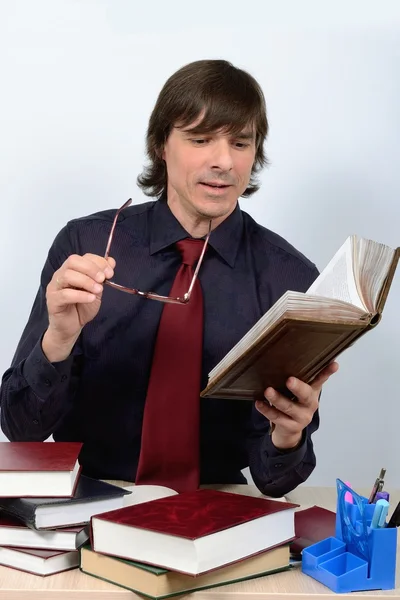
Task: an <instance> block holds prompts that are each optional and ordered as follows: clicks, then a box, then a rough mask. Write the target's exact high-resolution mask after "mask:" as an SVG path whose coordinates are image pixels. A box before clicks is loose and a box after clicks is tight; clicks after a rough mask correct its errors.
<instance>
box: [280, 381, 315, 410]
mask: <svg viewBox="0 0 400 600" xmlns="http://www.w3.org/2000/svg"><path fill="white" fill-rule="evenodd" d="M286 387H287V388H288V390H290V391H291V392H293V394H294V396H296V398H297V400H298V401H299V402H300V403H301V404H303V406H308V405H309V404H310V402H311V400H310V399H311V396H312V394H313V392H314V390H313V388H312V387H311V386H310V385H308V383H305V382H304V381H301V380H300V379H297V377H289V379H288V380H287V381H286Z"/></svg>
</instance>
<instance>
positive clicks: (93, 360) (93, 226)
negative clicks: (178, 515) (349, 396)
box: [0, 199, 319, 496]
mask: <svg viewBox="0 0 400 600" xmlns="http://www.w3.org/2000/svg"><path fill="white" fill-rule="evenodd" d="M114 215H115V210H109V211H103V212H99V213H96V214H93V215H90V216H87V217H83V218H80V219H75V220H72V221H70V222H69V223H68V224H67V225H66V226H65V227H64V228H63V229H62V230H61V231H60V232H59V234H58V235H57V237H56V238H55V240H54V242H53V244H52V246H51V248H50V250H49V254H48V257H47V260H46V263H45V265H44V268H43V271H42V274H41V282H40V287H39V290H38V293H37V296H36V299H35V301H34V305H33V308H32V311H31V314H30V316H29V320H28V322H27V324H26V326H25V329H24V331H23V334H22V337H21V340H20V342H19V345H18V347H17V350H16V353H15V356H14V358H13V360H12V364H11V366H10V368H9V369H8V370H7V371H6V372H5V373H4V375H3V379H2V385H1V396H0V398H1V427H2V430H3V431H4V433H5V435H6V436H7V437H8V438H9V439H10V440H14V441H34V440H45V439H46V438H48V437H49V436H51V435H53V438H54V440H56V441H82V442H83V443H84V445H83V449H82V452H81V455H80V462H81V464H82V466H83V473H85V474H86V475H89V476H92V477H98V478H103V479H124V480H128V481H134V480H135V474H136V468H137V464H138V458H139V451H140V440H141V429H142V417H143V408H144V403H145V398H146V390H147V385H148V380H149V373H150V367H151V362H152V354H153V348H154V343H155V338H156V333H157V328H158V323H159V320H160V315H161V311H162V308H163V304H162V303H160V302H155V301H152V300H146V299H143V298H140V297H138V296H132V295H129V294H125V293H122V292H120V291H117V290H115V289H112V288H110V287H108V286H105V287H104V292H103V298H102V304H101V308H100V311H99V313H98V315H97V316H96V318H95V319H94V320H93V321H91V322H90V323H88V324H87V325H86V326H85V327H84V329H83V330H82V333H81V335H80V337H79V339H78V341H77V343H76V345H75V347H74V349H73V351H72V354H71V355H70V357H68V358H67V359H66V360H64V361H62V362H58V363H50V362H49V361H48V360H47V359H46V357H45V356H44V354H43V351H42V347H41V340H42V337H43V334H44V332H45V331H46V328H47V326H48V315H47V308H46V286H47V284H48V283H49V281H50V280H51V278H52V275H53V273H54V271H56V270H57V269H59V267H60V266H61V265H62V264H63V262H64V261H65V260H66V258H67V257H68V256H69V255H71V254H80V255H83V254H85V253H86V252H90V253H93V254H98V255H100V256H103V255H104V252H105V247H106V242H107V238H108V235H109V232H110V228H111V224H112V220H113V217H114ZM185 237H188V234H187V232H186V231H185V230H184V229H183V227H182V226H181V225H180V223H179V222H178V221H177V219H176V218H175V217H174V216H173V214H172V213H171V211H170V209H169V207H168V204H167V202H166V200H164V199H161V200H157V201H152V202H146V203H144V204H140V205H136V206H131V207H129V208H127V209H125V210H124V211H123V213H122V214H121V215H120V218H119V221H118V224H117V227H116V230H115V236H114V242H113V246H112V248H111V255H112V256H113V257H114V258H115V260H116V268H115V274H114V278H113V280H114V281H116V282H117V283H120V284H122V285H125V286H128V287H135V288H139V289H141V290H143V291H153V292H157V293H159V294H164V295H168V293H169V290H170V288H171V285H172V282H173V280H174V277H175V275H176V272H177V270H178V269H179V266H180V264H181V257H180V253H179V251H178V249H177V248H176V247H175V246H174V244H175V242H177V241H178V240H181V239H183V238H185ZM317 275H318V271H317V269H316V267H315V265H314V264H313V263H311V262H310V261H309V260H308V259H307V258H305V257H304V256H303V255H302V254H301V253H300V252H298V251H297V250H295V249H294V248H293V247H292V246H291V245H290V244H289V243H287V242H286V241H285V240H284V239H283V238H281V237H280V236H278V235H277V234H275V233H273V232H272V231H269V230H268V229H266V228H264V227H262V226H261V225H259V224H257V223H256V222H255V221H254V220H253V219H252V218H251V217H250V216H249V215H248V214H247V213H245V212H244V211H242V210H241V209H240V207H239V204H238V205H237V207H236V209H235V210H234V212H233V213H232V214H231V215H230V216H229V217H228V218H227V219H226V220H225V221H223V222H222V223H221V224H220V225H219V226H218V227H217V228H216V229H215V230H214V231H213V232H212V233H211V236H210V241H209V247H208V249H207V252H206V255H205V258H204V262H203V264H202V266H201V269H200V272H199V279H200V282H201V285H202V289H203V295H204V346H203V364H202V386H201V389H203V388H204V387H205V386H206V383H207V379H208V373H209V371H210V370H211V369H212V368H213V367H214V366H215V365H216V364H217V363H218V362H219V361H220V360H221V359H222V358H223V357H224V355H225V354H226V353H227V352H228V351H229V350H230V349H231V348H232V346H234V344H236V343H237V342H238V341H239V340H240V338H241V337H242V336H243V335H244V334H245V333H246V332H247V331H248V330H249V329H250V328H251V327H252V326H253V325H254V323H255V322H256V321H257V320H258V319H259V318H260V317H261V316H262V315H263V314H264V313H265V312H266V311H267V310H268V309H269V308H270V307H271V306H272V305H273V304H274V302H275V301H276V300H277V299H278V298H279V297H280V296H281V295H282V294H283V293H284V292H286V291H287V290H289V289H290V290H297V291H306V290H307V288H308V287H309V286H310V285H311V283H312V282H313V281H314V280H315V278H316V277H317ZM200 402H201V423H200V443H201V470H200V472H201V483H240V482H245V480H244V478H243V475H242V474H241V470H242V469H244V468H245V467H247V466H250V469H251V473H252V477H253V479H254V482H255V483H256V485H257V486H258V487H259V489H260V490H261V491H262V492H263V493H265V494H268V495H273V496H279V495H281V494H283V493H286V492H288V491H290V490H291V489H294V488H295V487H296V486H297V485H298V484H300V483H301V482H302V481H304V480H305V479H306V478H307V477H308V476H309V475H310V473H311V471H312V470H313V468H314V466H315V456H314V452H313V446H312V441H311V434H312V433H313V432H314V431H315V430H316V429H317V428H318V424H319V421H318V418H319V417H318V412H317V413H316V414H315V416H314V419H313V421H312V423H311V424H310V425H309V426H308V427H307V428H306V429H305V431H304V432H303V437H302V442H301V444H300V445H299V446H298V447H297V448H296V449H294V450H290V451H280V450H278V449H276V448H275V447H274V445H273V444H272V440H271V437H270V435H269V434H268V427H269V423H268V421H267V419H265V417H264V416H262V415H260V413H259V412H258V411H257V410H256V409H255V407H254V404H253V403H252V402H249V401H237V400H234V401H230V400H220V399H219V400H215V399H201V400H200ZM173 418H174V415H173V407H171V419H173ZM165 426H166V427H168V423H166V424H165ZM154 443H157V440H156V439H155V440H154Z"/></svg>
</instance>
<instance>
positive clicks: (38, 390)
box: [22, 337, 73, 401]
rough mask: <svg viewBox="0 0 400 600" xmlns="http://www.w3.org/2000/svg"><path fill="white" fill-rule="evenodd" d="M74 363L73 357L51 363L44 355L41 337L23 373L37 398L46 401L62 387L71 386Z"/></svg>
mask: <svg viewBox="0 0 400 600" xmlns="http://www.w3.org/2000/svg"><path fill="white" fill-rule="evenodd" d="M72 362H73V356H72V355H70V356H69V357H68V358H67V359H65V360H63V361H61V362H57V363H51V362H49V361H48V360H47V358H46V356H45V355H44V353H43V349H42V337H41V338H40V339H39V340H38V341H37V343H36V345H35V346H34V348H33V350H32V352H31V353H30V355H29V356H28V358H27V359H26V360H25V363H24V366H23V368H22V373H23V376H24V378H25V380H26V382H27V383H28V385H29V386H30V388H31V389H32V391H33V393H34V394H35V395H36V396H37V398H38V399H39V400H42V401H45V400H47V399H48V398H49V397H50V396H51V395H52V394H53V393H54V391H55V390H56V389H57V391H60V386H62V388H64V387H65V386H67V385H68V384H69V380H70V377H71V368H72Z"/></svg>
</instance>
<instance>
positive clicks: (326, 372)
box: [310, 362, 339, 391]
mask: <svg viewBox="0 0 400 600" xmlns="http://www.w3.org/2000/svg"><path fill="white" fill-rule="evenodd" d="M338 370H339V363H337V362H331V363H330V364H329V365H328V366H327V367H325V369H323V370H322V371H321V373H319V374H318V375H317V376H316V377H315V379H314V380H313V381H312V382H311V384H310V385H311V387H312V388H313V389H314V390H317V391H321V388H322V386H323V384H324V383H326V382H327V381H328V379H329V378H330V377H331V375H333V374H334V373H336V372H337V371H338Z"/></svg>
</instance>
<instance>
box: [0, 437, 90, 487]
mask: <svg viewBox="0 0 400 600" xmlns="http://www.w3.org/2000/svg"><path fill="white" fill-rule="evenodd" d="M81 448H82V443H80V442H0V497H2V498H10V497H14V498H19V497H22V496H24V497H45V496H52V497H53V496H54V497H70V496H72V495H73V493H74V490H75V488H76V485H77V483H78V479H79V475H80V472H81V466H80V464H79V461H78V457H79V452H80V451H81Z"/></svg>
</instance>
